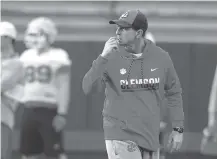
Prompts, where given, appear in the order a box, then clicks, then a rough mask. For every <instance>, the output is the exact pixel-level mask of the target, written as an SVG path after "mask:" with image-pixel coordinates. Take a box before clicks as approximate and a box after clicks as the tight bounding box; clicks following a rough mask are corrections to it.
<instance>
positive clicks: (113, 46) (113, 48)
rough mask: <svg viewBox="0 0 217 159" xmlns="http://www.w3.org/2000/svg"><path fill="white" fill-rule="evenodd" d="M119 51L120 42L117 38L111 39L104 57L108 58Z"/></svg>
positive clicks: (105, 49)
mask: <svg viewBox="0 0 217 159" xmlns="http://www.w3.org/2000/svg"><path fill="white" fill-rule="evenodd" d="M117 50H118V42H117V38H116V37H111V38H110V39H109V40H108V41H107V42H106V43H105V46H104V49H103V52H102V54H101V56H102V57H104V58H108V57H109V56H110V55H111V54H112V53H114V52H116V51H117Z"/></svg>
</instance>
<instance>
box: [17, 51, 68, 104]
mask: <svg viewBox="0 0 217 159" xmlns="http://www.w3.org/2000/svg"><path fill="white" fill-rule="evenodd" d="M20 60H21V61H22V62H23V65H24V68H25V86H24V97H23V99H22V101H23V102H24V103H27V102H42V103H48V104H56V103H57V93H58V83H59V81H57V76H58V74H59V73H60V71H62V70H63V69H64V68H70V65H71V61H70V59H69V57H68V54H67V52H66V51H64V50H62V49H59V48H51V49H49V50H48V51H47V52H44V53H42V54H40V55H39V54H38V52H37V51H36V50H35V49H30V50H26V51H25V52H24V53H23V54H22V55H21V57H20ZM67 70H68V69H67ZM62 82H64V81H62Z"/></svg>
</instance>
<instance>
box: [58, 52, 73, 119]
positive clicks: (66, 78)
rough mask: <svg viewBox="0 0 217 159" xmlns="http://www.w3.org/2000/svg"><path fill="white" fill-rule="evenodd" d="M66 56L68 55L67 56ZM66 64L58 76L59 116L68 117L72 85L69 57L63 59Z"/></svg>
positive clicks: (60, 69)
mask: <svg viewBox="0 0 217 159" xmlns="http://www.w3.org/2000/svg"><path fill="white" fill-rule="evenodd" d="M65 55H66V54H65ZM63 62H64V64H63V65H62V66H61V67H60V68H59V70H58V74H57V82H58V83H57V86H58V92H57V93H58V95H57V98H58V99H57V100H58V110H57V111H58V114H60V115H66V114H67V112H68V107H69V101H70V83H71V61H70V59H69V58H68V56H65V57H64V58H63Z"/></svg>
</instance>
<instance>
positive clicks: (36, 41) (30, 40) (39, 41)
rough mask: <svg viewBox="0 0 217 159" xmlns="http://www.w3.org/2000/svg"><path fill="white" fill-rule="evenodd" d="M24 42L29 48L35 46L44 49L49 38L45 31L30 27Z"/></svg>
mask: <svg viewBox="0 0 217 159" xmlns="http://www.w3.org/2000/svg"><path fill="white" fill-rule="evenodd" d="M24 43H25V45H26V47H27V48H34V49H43V48H45V47H47V45H49V44H48V39H47V36H46V34H45V33H43V32H42V31H41V30H39V29H38V28H28V29H27V32H26V35H25V38H24Z"/></svg>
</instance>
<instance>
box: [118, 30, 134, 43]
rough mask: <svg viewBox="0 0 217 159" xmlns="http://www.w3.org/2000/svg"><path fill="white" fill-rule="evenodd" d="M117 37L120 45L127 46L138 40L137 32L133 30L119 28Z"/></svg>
mask: <svg viewBox="0 0 217 159" xmlns="http://www.w3.org/2000/svg"><path fill="white" fill-rule="evenodd" d="M116 35H117V39H118V43H119V45H121V46H127V45H130V44H132V43H134V41H135V38H136V31H135V30H133V29H132V28H124V27H120V26H117V31H116Z"/></svg>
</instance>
